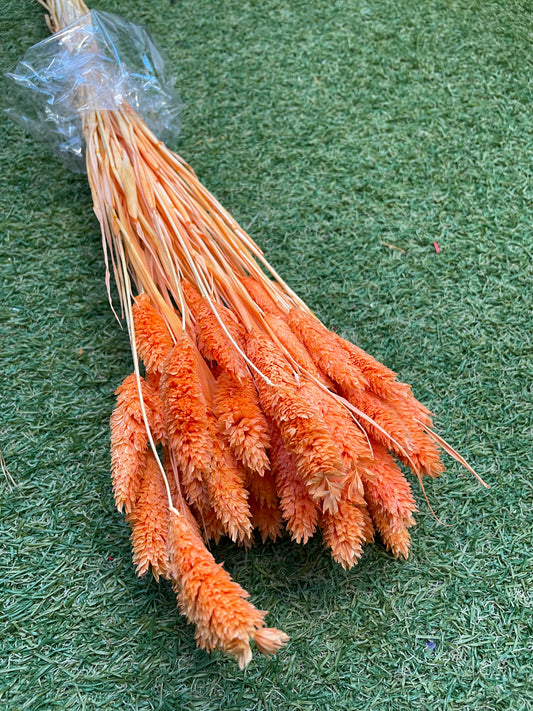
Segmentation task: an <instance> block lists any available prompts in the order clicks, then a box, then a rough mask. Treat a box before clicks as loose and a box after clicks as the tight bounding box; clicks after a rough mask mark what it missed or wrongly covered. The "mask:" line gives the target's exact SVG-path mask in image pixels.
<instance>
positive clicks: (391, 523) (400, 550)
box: [368, 502, 411, 560]
mask: <svg viewBox="0 0 533 711" xmlns="http://www.w3.org/2000/svg"><path fill="white" fill-rule="evenodd" d="M368 510H369V511H370V515H371V516H372V521H373V523H374V527H375V529H376V531H377V532H378V533H379V536H380V538H381V540H382V541H383V544H384V545H385V548H386V549H387V550H388V551H390V552H391V553H392V555H393V556H394V557H395V558H405V559H406V560H407V558H408V557H409V548H410V545H411V536H410V535H409V531H408V528H409V525H410V524H409V523H408V522H406V521H405V520H404V519H402V518H399V517H397V516H391V514H390V513H388V512H387V511H384V510H383V509H380V508H379V506H374V504H371V503H370V502H368Z"/></svg>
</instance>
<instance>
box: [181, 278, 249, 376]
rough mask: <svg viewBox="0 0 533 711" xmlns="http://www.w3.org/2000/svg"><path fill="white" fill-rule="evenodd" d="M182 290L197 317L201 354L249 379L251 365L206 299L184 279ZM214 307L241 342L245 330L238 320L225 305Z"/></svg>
mask: <svg viewBox="0 0 533 711" xmlns="http://www.w3.org/2000/svg"><path fill="white" fill-rule="evenodd" d="M183 291H184V293H185V296H186V298H187V304H188V305H189V308H190V309H191V313H192V314H193V316H194V318H195V320H196V335H197V342H198V348H199V349H200V351H201V353H202V354H203V355H204V356H205V358H207V359H208V360H211V361H215V362H216V363H218V365H219V366H220V367H221V368H223V369H224V370H226V371H227V372H228V373H230V374H231V375H233V377H234V378H236V379H237V380H246V378H247V377H249V373H248V366H247V365H246V362H245V360H244V358H243V357H242V355H241V354H240V353H239V352H238V350H237V349H236V347H235V345H234V344H233V343H232V342H231V340H230V338H229V337H228V335H227V334H226V333H225V331H224V329H223V327H222V326H221V324H220V321H219V320H218V319H217V317H216V316H215V314H214V313H213V309H212V307H211V306H210V304H209V302H208V301H207V299H204V298H203V297H202V296H200V294H199V293H198V292H197V291H196V289H195V288H194V287H193V286H192V284H189V282H186V281H184V282H183ZM215 308H216V309H217V313H218V316H219V318H220V319H221V320H222V321H223V323H224V325H225V326H226V328H227V330H228V333H230V334H231V337H232V338H233V340H234V341H235V343H237V344H239V341H240V340H241V338H242V332H241V331H240V330H239V329H238V328H237V327H236V324H235V321H233V319H228V318H226V317H225V315H224V313H223V307H222V306H220V305H219V304H216V305H215ZM239 345H240V344H239Z"/></svg>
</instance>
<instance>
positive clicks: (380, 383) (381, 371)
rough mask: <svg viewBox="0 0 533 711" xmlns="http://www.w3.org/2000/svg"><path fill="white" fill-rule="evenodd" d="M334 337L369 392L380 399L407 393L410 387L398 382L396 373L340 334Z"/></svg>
mask: <svg viewBox="0 0 533 711" xmlns="http://www.w3.org/2000/svg"><path fill="white" fill-rule="evenodd" d="M332 335H333V337H334V338H333V340H334V341H335V342H336V343H337V344H338V347H339V348H341V349H343V350H344V351H345V353H346V354H347V355H348V358H349V360H350V361H351V362H352V363H353V365H354V366H355V367H356V368H358V369H359V370H360V371H361V373H362V374H363V375H364V377H365V378H366V381H367V387H368V389H369V390H371V391H372V392H373V393H375V394H376V395H379V396H380V397H389V396H390V395H397V394H401V393H404V392H405V391H406V389H407V388H408V386H407V385H405V384H404V383H399V382H398V381H397V380H396V373H395V372H394V371H392V370H390V369H389V368H387V367H386V366H385V365H383V364H382V363H380V362H379V361H378V360H376V359H375V358H373V357H372V356H371V355H369V354H368V353H366V352H365V351H364V350H362V348H359V347H358V346H356V345H354V344H353V343H350V341H347V340H346V339H344V338H342V337H341V336H339V335H338V334H336V333H334V334H332Z"/></svg>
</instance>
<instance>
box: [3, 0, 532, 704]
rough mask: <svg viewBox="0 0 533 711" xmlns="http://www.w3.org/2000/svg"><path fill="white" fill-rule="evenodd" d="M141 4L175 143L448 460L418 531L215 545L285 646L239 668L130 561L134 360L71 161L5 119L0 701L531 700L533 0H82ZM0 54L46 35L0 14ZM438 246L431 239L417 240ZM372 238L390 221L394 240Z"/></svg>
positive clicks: (431, 485) (16, 10)
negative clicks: (121, 491)
mask: <svg viewBox="0 0 533 711" xmlns="http://www.w3.org/2000/svg"><path fill="white" fill-rule="evenodd" d="M96 7H97V8H98V9H104V10H110V11H113V12H117V13H120V14H122V15H123V16H125V17H128V18H130V19H132V20H134V19H137V20H138V21H140V22H143V23H145V24H146V25H147V26H148V27H149V29H150V30H151V31H152V34H153V35H154V36H155V37H156V38H157V40H158V41H159V43H160V45H161V46H162V47H163V48H164V50H165V51H166V53H167V55H168V57H169V61H170V67H171V69H172V72H173V73H174V74H175V76H176V77H177V86H178V88H179V92H180V94H181V96H182V98H183V101H184V103H185V110H184V115H183V130H182V133H181V135H180V137H179V140H178V141H177V142H176V144H175V146H173V147H175V148H178V150H179V151H180V153H181V154H182V155H183V156H184V157H185V158H186V160H188V161H189V162H190V163H191V164H192V165H193V167H194V168H195V170H196V172H197V173H198V175H199V176H200V178H201V179H202V180H203V182H204V183H205V184H206V185H207V186H208V187H209V188H210V189H211V190H212V191H213V192H214V193H215V194H216V195H217V196H218V197H219V199H220V200H221V202H222V203H223V204H224V205H225V206H226V207H228V208H230V209H231V210H232V211H233V214H234V215H235V216H236V217H237V219H238V220H239V221H241V223H242V224H243V226H245V227H248V226H250V232H251V233H252V235H253V236H254V238H255V239H256V240H257V242H258V243H259V244H260V245H261V247H262V248H263V249H264V250H265V252H266V254H267V257H268V258H269V259H270V261H271V262H272V263H273V264H274V265H275V266H276V268H277V269H278V270H279V271H280V273H281V274H282V276H283V277H284V278H285V279H286V280H287V281H288V283H289V284H290V285H291V286H292V287H293V288H294V289H295V290H296V291H297V292H298V293H299V294H300V296H302V297H303V298H304V299H305V300H306V301H307V303H308V304H309V305H310V307H311V308H313V309H314V310H315V311H316V313H317V314H318V315H319V316H320V317H321V318H322V319H323V320H324V321H325V322H326V324H327V325H329V326H330V327H332V328H335V329H336V330H337V331H338V332H339V333H341V334H342V335H344V336H347V337H348V338H350V339H352V340H354V341H355V342H357V343H358V344H359V345H361V346H362V347H364V348H365V349H367V350H368V351H369V352H370V353H372V354H373V355H375V356H376V357H378V358H379V359H380V360H382V361H383V362H385V363H386V364H387V365H389V366H390V367H392V368H394V369H395V370H397V371H398V372H399V374H400V378H401V379H402V380H404V381H406V382H409V383H411V384H412V385H413V388H414V391H415V394H416V395H417V396H418V397H419V398H420V399H422V400H423V401H424V402H425V403H426V404H427V405H428V406H429V407H431V408H432V410H433V411H434V412H435V414H436V421H437V425H438V430H439V432H440V433H441V434H442V435H443V436H444V437H445V438H446V439H448V440H449V441H451V442H452V443H453V444H454V446H455V447H456V448H457V449H458V450H459V451H461V452H462V453H463V454H464V455H465V456H466V457H467V459H468V460H469V461H470V462H471V463H472V465H473V466H474V467H475V468H476V469H477V470H478V471H479V473H480V474H481V475H482V476H483V477H484V479H486V480H487V481H488V482H489V483H490V485H491V489H490V491H486V490H485V489H483V488H482V487H481V486H480V485H479V484H478V483H477V482H476V481H475V480H474V479H473V478H472V477H471V476H470V475H469V474H468V473H467V472H465V471H463V470H462V469H461V468H460V467H459V466H458V465H457V464H455V463H454V462H452V461H450V460H449V459H448V458H446V464H447V466H448V470H447V472H446V474H445V476H443V477H442V478H440V479H439V480H436V481H428V482H427V483H426V491H427V495H428V498H429V501H430V503H431V505H432V506H433V508H434V509H435V511H436V513H437V515H438V516H439V517H440V518H441V519H442V520H443V521H444V523H445V524H446V525H441V524H440V523H438V522H437V521H436V520H435V518H434V517H433V516H432V515H431V513H430V510H429V508H428V505H427V504H426V502H425V501H424V498H423V495H422V493H421V492H420V490H419V488H418V487H417V485H415V491H416V492H417V498H418V501H419V504H420V512H419V514H418V517H417V520H418V525H417V527H416V528H415V529H413V546H412V554H411V557H410V558H409V560H408V561H407V562H402V561H396V560H394V559H393V558H391V556H389V555H388V554H387V553H386V552H385V551H384V549H383V548H382V547H381V546H380V545H379V544H375V545H372V546H368V548H367V549H366V552H365V554H364V556H363V558H362V560H361V562H360V563H359V565H358V566H357V567H355V568H354V569H353V570H352V571H350V572H344V571H343V570H342V569H340V568H339V567H338V566H336V565H335V564H334V563H333V562H332V560H331V559H330V557H329V555H328V554H327V553H326V552H325V551H324V549H323V547H322V544H321V542H320V540H318V538H317V539H316V540H313V541H311V543H310V544H309V545H308V546H306V547H299V546H297V545H295V544H292V543H291V542H290V541H289V540H287V539H284V540H283V541H281V542H280V543H277V544H275V545H271V544H267V545H261V544H258V545H257V546H256V547H254V549H253V550H251V551H250V552H246V551H243V550H241V549H238V548H236V547H235V546H233V545H231V544H229V543H223V544H221V545H220V546H218V547H216V549H215V551H214V552H215V555H216V557H217V559H218V560H220V561H222V560H223V561H225V565H226V567H227V568H228V570H229V571H230V573H231V574H232V575H233V576H234V577H235V579H236V580H238V582H240V583H241V584H242V585H243V586H244V587H245V588H246V589H247V590H249V592H250V593H251V596H252V600H253V601H254V603H256V604H257V605H258V606H259V607H260V608H262V609H268V610H269V616H268V621H269V623H270V624H271V625H273V626H274V625H275V626H277V627H279V628H281V629H283V630H284V631H286V632H287V633H288V634H289V635H290V637H291V642H290V644H289V645H288V647H287V648H286V649H285V650H283V651H282V652H280V653H279V654H278V655H277V657H276V658H274V659H272V660H266V659H263V658H261V657H259V656H255V657H254V660H253V661H252V663H251V665H250V666H249V668H248V669H247V670H246V671H244V672H241V671H239V669H238V668H237V666H236V664H235V663H234V662H233V661H231V660H229V659H226V658H225V657H223V656H222V655H221V654H219V653H214V654H212V655H207V654H206V653H204V652H203V651H201V650H198V649H196V647H195V643H194V639H193V629H192V628H191V627H190V626H189V625H187V624H186V622H185V621H184V619H183V618H182V617H180V615H179V614H178V612H177V610H176V605H175V599H174V596H173V594H172V591H171V590H170V586H169V585H168V584H166V583H162V584H160V585H158V584H156V583H155V582H154V581H153V580H151V579H147V578H146V579H142V580H139V579H137V578H136V575H135V572H134V569H133V566H132V563H131V554H130V543H129V532H128V527H127V525H126V524H125V522H124V520H123V518H122V517H121V516H120V515H119V514H118V513H117V512H116V511H115V510H114V508H113V501H112V494H111V489H110V478H109V454H108V447H109V433H108V419H109V415H110V413H111V410H112V408H113V403H114V395H113V391H114V389H115V388H116V387H117V385H118V384H119V383H120V382H121V380H122V378H123V377H124V376H125V375H127V374H128V373H129V372H130V371H131V356H130V352H129V344H128V339H127V335H126V333H125V332H124V331H123V330H121V329H120V328H119V326H118V324H117V323H116V321H115V320H114V318H113V316H112V313H111V311H110V309H109V306H108V303H107V297H106V291H105V286H104V265H103V259H102V255H101V248H100V237H99V231H98V226H97V223H96V220H95V218H94V217H93V214H92V204H91V198H90V194H89V190H88V187H87V185H86V180H85V178H84V177H83V176H76V175H73V174H71V173H69V172H68V171H67V170H66V169H65V168H64V167H63V166H62V165H61V164H60V163H59V162H58V161H57V160H56V159H55V158H54V157H52V156H51V155H50V154H49V151H48V148H47V146H45V145H40V144H38V143H36V142H35V141H34V140H33V139H32V138H30V137H29V136H27V135H26V134H25V133H24V132H23V131H22V129H20V128H19V127H18V126H16V125H15V124H13V123H10V121H9V120H7V119H6V118H5V117H2V118H0V141H1V148H0V155H1V157H0V160H1V172H0V185H1V198H0V200H1V209H2V213H1V217H0V224H1V242H0V264H1V278H2V281H1V292H0V354H1V367H0V391H1V401H0V425H1V427H0V450H1V451H2V453H3V456H4V458H5V461H6V464H7V466H8V468H9V471H10V472H11V475H12V476H13V478H14V480H15V482H16V485H15V486H10V485H9V484H8V482H7V481H0V486H1V488H2V491H1V498H0V501H1V503H0V506H1V511H0V540H1V548H2V555H1V557H0V566H1V571H0V573H1V574H0V600H1V602H2V608H1V609H2V614H1V616H0V659H1V664H0V708H1V709H6V710H7V709H9V711H22V710H23V709H28V710H31V711H41V710H42V711H49V710H50V711H51V710H53V709H61V711H66V710H70V709H76V710H77V709H87V710H91V709H105V710H106V711H109V710H115V709H140V710H143V711H144V710H148V709H162V710H163V709H164V710H167V709H168V710H170V709H191V710H193V711H204V710H206V711H208V710H209V711H211V710H214V709H227V710H228V711H233V710H235V711H237V710H238V711H244V710H246V711H248V710H250V711H252V710H253V711H255V710H258V709H260V710H263V709H264V710H268V711H271V710H275V711H280V710H282V709H291V710H292V709H295V710H298V711H312V710H314V709H338V710H339V711H340V710H343V711H344V710H348V711H350V710H361V711H363V710H364V711H370V710H371V709H377V710H379V711H381V710H383V711H396V710H398V711H400V710H402V711H403V710H405V711H408V710H411V709H428V708H430V709H438V710H439V711H440V710H444V709H476V710H482V711H493V710H498V711H500V710H502V711H503V710H507V709H513V710H516V711H518V710H522V709H524V710H525V709H532V708H533V686H532V684H531V674H532V671H533V669H532V666H533V665H532V662H531V634H532V632H533V629H532V627H533V624H532V622H533V590H532V585H531V580H532V573H533V564H532V559H531V538H532V533H533V514H532V502H533V484H532V482H533V478H532V470H533V454H532V444H533V443H532V432H533V422H532V412H533V408H532V395H531V382H532V369H533V368H532V364H533V352H532V338H531V311H532V307H533V298H532V291H531V285H532V283H533V268H532V256H531V247H532V242H531V234H532V218H533V209H532V198H533V194H532V163H531V155H532V149H533V118H532V114H531V105H532V99H533V90H532V83H531V76H532V73H533V66H532V64H533V61H532V55H531V46H530V44H531V36H532V30H533V26H532V25H533V23H532V19H533V10H532V7H531V3H529V2H525V1H524V0H522V1H519V0H510V1H507V2H504V0H497V1H495V0H485V1H483V2H478V1H474V2H472V1H471V0H455V1H454V0H450V1H446V0H441V1H439V2H429V0H422V2H414V1H413V0H395V1H394V2H393V1H392V0H333V1H332V0H314V1H313V2H309V1H308V0H306V1H303V0H296V1H294V2H282V0H263V1H262V2H260V3H259V2H252V1H246V0H244V1H239V2H237V1H236V0H221V2H216V3H215V2H209V1H208V0H195V2H192V1H191V0H177V1H175V2H170V1H167V0H164V1H163V0H153V1H152V2H141V0H113V2H112V1H111V0H99V2H98V4H97V5H96ZM0 33H1V36H2V38H3V47H4V51H3V53H2V57H1V60H0V61H1V67H2V70H3V71H6V70H8V69H9V68H10V67H11V66H12V65H13V64H14V63H15V61H16V60H17V59H18V58H19V56H20V55H21V54H22V53H23V52H24V50H25V49H26V48H27V47H29V46H30V45H31V44H32V43H34V42H37V41H38V40H40V39H42V38H44V37H46V36H47V30H46V27H45V25H44V22H43V16H42V11H41V9H40V7H39V6H38V5H37V3H36V2H32V1H31V0H24V1H23V2H21V1H20V0H4V3H3V4H2V8H1V10H0ZM434 242H436V243H437V244H438V246H439V252H438V253H437V252H436V250H435V248H434V245H433V243H434ZM389 245H393V246H392V247H391V246H389Z"/></svg>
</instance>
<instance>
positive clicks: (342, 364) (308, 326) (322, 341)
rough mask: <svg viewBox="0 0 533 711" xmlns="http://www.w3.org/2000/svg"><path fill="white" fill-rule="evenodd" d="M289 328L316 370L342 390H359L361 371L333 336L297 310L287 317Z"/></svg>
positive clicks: (301, 311)
mask: <svg viewBox="0 0 533 711" xmlns="http://www.w3.org/2000/svg"><path fill="white" fill-rule="evenodd" d="M287 320H288V322H289V325H290V327H291V328H292V330H293V331H294V332H295V333H296V335H297V336H298V337H299V338H300V339H301V340H302V341H303V342H304V344H305V345H306V346H307V348H308V350H309V352H310V353H311V356H312V357H313V360H314V361H315V363H316V364H317V366H318V367H319V368H320V369H321V370H322V371H323V372H324V373H325V374H326V375H327V376H328V377H330V378H331V380H333V381H334V382H335V383H337V384H338V385H339V386H341V387H342V388H351V389H355V390H357V389H360V388H364V387H366V384H367V381H366V378H365V376H364V375H363V373H362V372H361V370H360V369H359V368H358V367H357V366H356V365H355V364H354V363H352V362H351V361H350V359H349V358H348V357H347V354H346V352H345V351H344V350H342V349H340V348H339V346H338V341H337V336H336V334H334V333H332V332H331V331H328V329H327V328H326V327H325V326H324V325H323V324H322V323H320V321H319V320H318V319H316V318H315V317H314V316H311V315H310V314H308V313H306V312H305V311H303V310H302V309H299V308H297V307H294V308H292V309H291V310H290V311H289V313H288V316H287Z"/></svg>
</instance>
